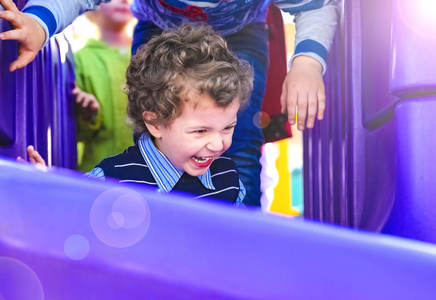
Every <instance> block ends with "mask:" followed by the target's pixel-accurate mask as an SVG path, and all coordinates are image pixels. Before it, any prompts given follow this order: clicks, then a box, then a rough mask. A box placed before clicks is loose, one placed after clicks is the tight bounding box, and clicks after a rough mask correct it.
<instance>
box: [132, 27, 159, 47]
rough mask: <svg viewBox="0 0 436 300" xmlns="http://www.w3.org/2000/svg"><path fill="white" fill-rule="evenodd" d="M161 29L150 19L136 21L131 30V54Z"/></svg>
mask: <svg viewBox="0 0 436 300" xmlns="http://www.w3.org/2000/svg"><path fill="white" fill-rule="evenodd" d="M162 31H163V30H162V29H160V28H159V27H157V26H156V25H154V23H152V22H150V21H138V23H137V24H136V26H135V30H134V31H133V41H132V55H134V54H135V53H136V51H137V50H138V48H139V47H140V46H142V45H145V44H147V43H148V41H149V40H150V39H151V38H152V37H153V36H155V35H159V34H161V33H162Z"/></svg>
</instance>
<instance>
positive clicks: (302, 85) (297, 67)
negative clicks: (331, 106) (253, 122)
mask: <svg viewBox="0 0 436 300" xmlns="http://www.w3.org/2000/svg"><path fill="white" fill-rule="evenodd" d="M280 103H281V105H282V113H286V112H287V113H288V120H289V123H291V125H293V124H295V115H296V110H297V106H298V129H299V130H304V127H305V123H306V122H305V121H306V118H307V124H306V125H307V128H313V124H314V122H315V116H316V111H317V110H318V120H322V119H323V117H324V110H325V90H324V82H323V80H322V65H321V64H320V63H319V62H318V61H317V60H316V59H314V58H312V57H309V56H304V55H301V56H297V57H296V58H295V59H294V60H293V62H292V67H291V69H290V70H289V72H288V74H287V75H286V78H285V81H284V83H283V88H282V95H281V96H280Z"/></svg>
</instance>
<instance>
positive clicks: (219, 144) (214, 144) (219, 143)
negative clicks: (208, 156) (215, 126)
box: [206, 134, 224, 152]
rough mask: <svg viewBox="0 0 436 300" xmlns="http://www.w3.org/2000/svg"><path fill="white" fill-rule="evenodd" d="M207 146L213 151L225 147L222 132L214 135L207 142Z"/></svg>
mask: <svg viewBox="0 0 436 300" xmlns="http://www.w3.org/2000/svg"><path fill="white" fill-rule="evenodd" d="M206 148H207V149H208V150H210V151H213V152H219V151H221V150H223V148H224V139H223V138H222V136H221V135H220V134H217V135H214V136H212V137H211V139H210V140H209V142H208V143H207V145H206Z"/></svg>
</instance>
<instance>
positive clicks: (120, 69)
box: [74, 40, 133, 172]
mask: <svg viewBox="0 0 436 300" xmlns="http://www.w3.org/2000/svg"><path fill="white" fill-rule="evenodd" d="M74 59H75V62H76V84H77V86H78V87H79V88H80V89H82V90H83V91H84V92H87V93H89V94H93V95H94V96H95V97H96V98H97V100H98V102H99V104H100V110H99V112H98V114H97V116H96V118H94V119H93V120H92V121H90V122H85V121H84V120H83V118H82V117H81V116H79V115H78V113H77V112H76V123H77V140H78V166H77V169H78V170H80V171H83V172H87V171H90V170H92V169H93V168H94V167H95V166H96V165H97V164H98V163H99V162H100V161H101V160H103V159H104V158H106V157H107V156H111V155H115V154H118V153H121V152H123V151H124V149H126V148H127V147H129V146H131V145H132V144H133V137H132V128H131V127H130V126H129V125H127V114H126V107H127V95H126V93H125V91H124V86H125V82H126V78H125V73H126V69H127V66H128V65H129V61H130V48H114V47H110V46H108V45H107V44H105V43H103V42H101V41H96V40H89V41H88V42H87V43H86V45H85V47H84V48H82V49H81V50H79V51H78V52H77V53H75V55H74ZM76 111H77V110H76Z"/></svg>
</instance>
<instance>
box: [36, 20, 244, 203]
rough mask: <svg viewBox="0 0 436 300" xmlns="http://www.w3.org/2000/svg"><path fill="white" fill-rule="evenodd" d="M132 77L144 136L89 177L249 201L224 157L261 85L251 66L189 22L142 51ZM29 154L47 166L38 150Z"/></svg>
mask: <svg viewBox="0 0 436 300" xmlns="http://www.w3.org/2000/svg"><path fill="white" fill-rule="evenodd" d="M126 77H127V94H128V99H129V102H128V106H127V114H128V116H129V117H130V118H131V120H132V121H133V123H134V126H135V130H136V131H137V132H142V133H143V134H142V136H141V137H140V139H139V141H138V143H137V145H135V146H132V147H129V148H127V149H126V150H125V151H124V152H123V153H122V154H118V155H115V156H111V157H108V158H106V159H104V160H103V161H101V162H100V163H99V164H98V165H97V167H96V168H94V169H93V170H92V171H91V172H89V173H88V174H89V175H90V176H93V177H97V178H105V177H112V178H116V179H118V180H119V181H120V182H135V183H141V184H146V185H150V186H155V187H157V188H158V189H159V190H161V191H165V192H167V193H168V192H170V191H172V190H178V191H183V192H188V193H192V194H196V195H198V196H197V198H201V197H206V196H207V197H214V198H218V199H223V200H227V201H231V202H234V203H235V204H237V205H238V204H241V203H242V200H243V198H244V196H245V188H244V187H243V185H242V183H241V181H240V180H239V177H238V173H237V170H236V166H235V164H234V162H233V161H232V160H231V159H230V158H228V157H226V156H223V155H222V154H223V153H224V152H225V151H226V150H227V149H228V148H229V147H230V145H231V143H232V134H233V130H234V127H235V125H236V121H237V113H238V111H239V109H240V108H241V107H244V106H245V105H246V103H247V101H248V99H249V96H250V93H251V90H252V88H253V71H252V68H251V67H250V65H249V64H248V63H247V62H246V61H244V60H240V59H238V58H237V57H236V56H235V55H234V54H233V53H232V52H231V51H230V50H229V49H228V48H227V45H226V43H225V41H224V40H223V39H222V38H221V37H220V36H219V35H218V34H216V33H215V32H214V31H213V30H212V29H211V27H209V26H206V25H192V24H191V25H189V24H184V25H182V26H180V27H179V28H177V29H175V30H172V31H167V32H164V33H163V34H161V35H159V36H157V37H154V38H153V39H151V40H150V42H149V43H147V44H146V45H145V46H143V47H141V48H140V49H139V50H138V52H137V54H136V55H135V56H133V57H132V59H131V62H130V65H129V67H128V69H127V73H126ZM28 153H29V160H30V161H31V162H39V163H43V160H42V158H41V157H40V156H39V154H38V153H37V152H36V151H34V150H33V147H31V146H30V147H29V148H28Z"/></svg>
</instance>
